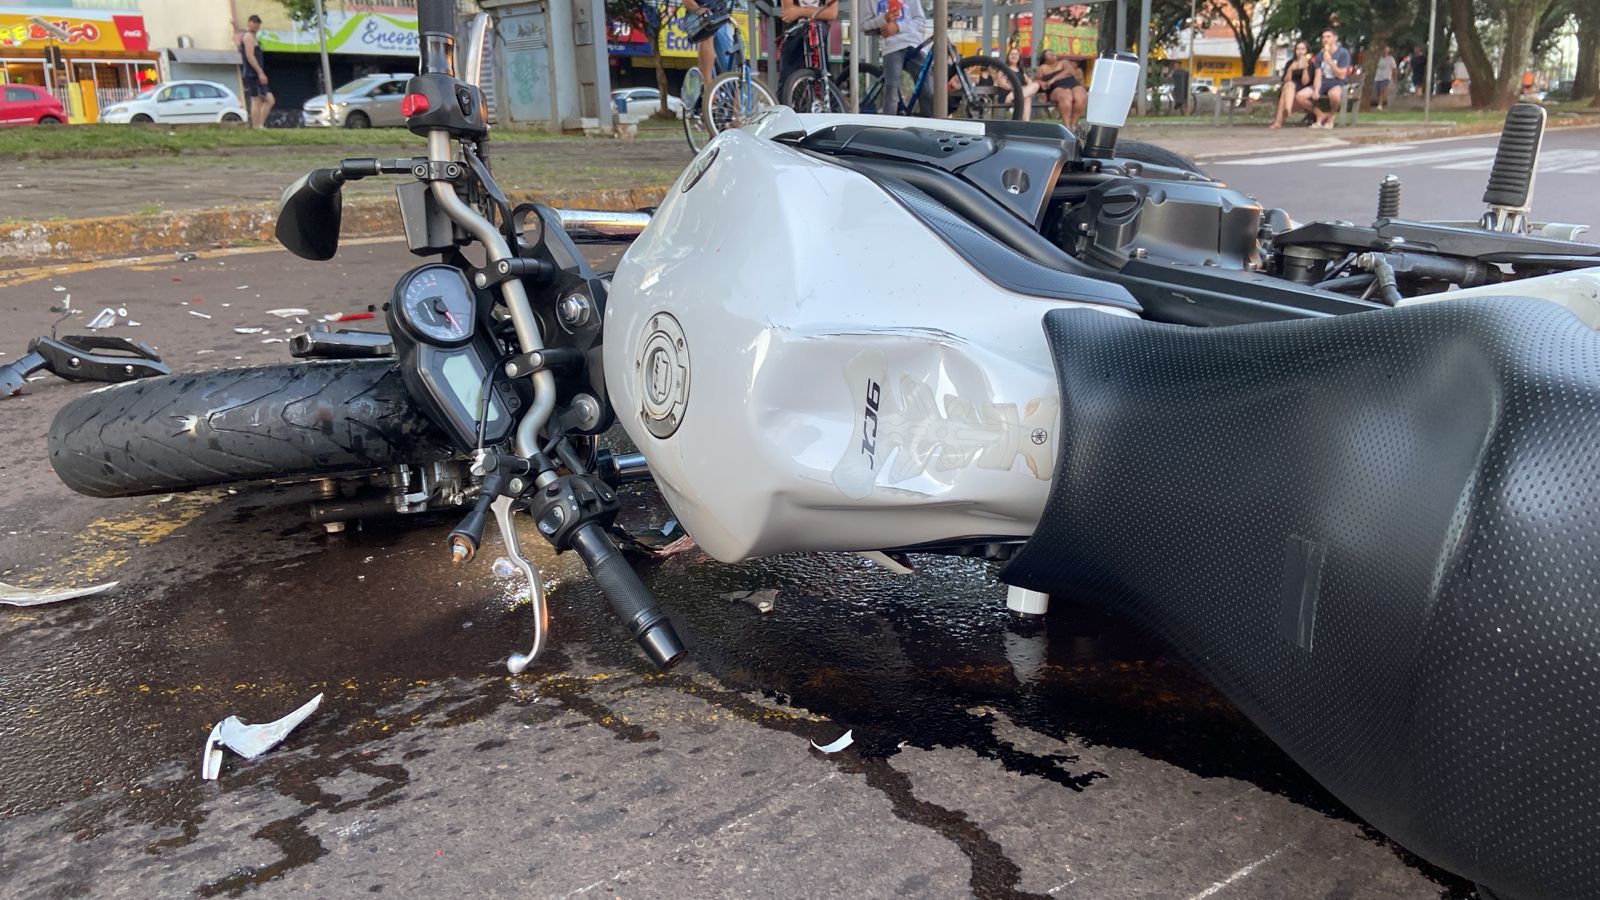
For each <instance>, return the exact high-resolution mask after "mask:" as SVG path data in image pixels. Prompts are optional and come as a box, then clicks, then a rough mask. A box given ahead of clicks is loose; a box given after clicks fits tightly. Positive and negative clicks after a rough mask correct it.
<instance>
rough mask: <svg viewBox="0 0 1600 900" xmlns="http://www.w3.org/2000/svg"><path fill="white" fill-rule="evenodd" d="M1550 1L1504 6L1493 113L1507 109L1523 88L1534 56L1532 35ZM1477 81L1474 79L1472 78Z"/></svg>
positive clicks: (1541, 0) (1532, 0)
mask: <svg viewBox="0 0 1600 900" xmlns="http://www.w3.org/2000/svg"><path fill="white" fill-rule="evenodd" d="M1548 3H1549V0H1528V2H1520V3H1507V4H1506V7H1507V8H1506V11H1505V15H1506V46H1505V51H1504V54H1503V55H1502V56H1501V57H1500V74H1499V77H1498V78H1496V79H1495V84H1494V95H1493V97H1492V103H1493V106H1494V108H1495V109H1507V108H1509V107H1510V106H1511V104H1513V103H1515V102H1517V97H1518V95H1519V93H1520V91H1521V88H1522V73H1523V70H1525V69H1527V68H1528V56H1529V55H1530V54H1531V53H1532V52H1533V32H1534V29H1535V28H1536V27H1537V26H1538V23H1539V15H1540V14H1541V13H1542V12H1543V11H1544V7H1545V6H1546V5H1548ZM1473 80H1474V81H1476V80H1477V78H1476V76H1474V78H1473ZM1472 93H1473V101H1474V102H1473V104H1472V105H1473V106H1477V105H1478V104H1477V102H1476V101H1477V93H1478V92H1477V91H1476V90H1474V91H1473V92H1472Z"/></svg>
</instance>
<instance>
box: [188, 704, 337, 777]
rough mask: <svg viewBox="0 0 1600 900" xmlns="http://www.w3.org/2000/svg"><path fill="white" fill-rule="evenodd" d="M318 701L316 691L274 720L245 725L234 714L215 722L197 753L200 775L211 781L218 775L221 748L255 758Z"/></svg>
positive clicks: (315, 705) (305, 715)
mask: <svg viewBox="0 0 1600 900" xmlns="http://www.w3.org/2000/svg"><path fill="white" fill-rule="evenodd" d="M321 704H322V695H321V694H318V695H316V696H315V697H312V698H311V699H310V700H309V701H307V703H306V704H305V705H304V706H302V707H300V708H299V709H297V710H295V711H294V712H292V713H289V714H288V715H287V716H284V717H283V718H281V719H278V720H277V721H275V722H264V723H262V724H260V725H248V724H246V723H244V722H241V721H239V717H238V716H229V717H227V718H226V719H223V720H222V721H221V722H218V723H217V724H216V725H215V726H214V727H212V729H211V734H210V735H208V736H207V737H206V748H205V751H204V752H202V753H201V755H200V777H201V778H204V779H205V780H207V781H215V780H216V779H217V776H218V775H220V774H222V748H223V747H227V748H228V749H230V750H232V751H233V752H235V753H237V754H239V755H240V756H243V757H244V758H245V759H255V758H256V757H258V756H260V755H261V754H263V753H265V752H267V751H268V750H271V749H272V748H273V747H276V746H277V745H278V744H279V743H281V742H282V741H283V739H284V738H286V737H288V736H289V732H291V731H293V730H295V728H297V727H299V725H300V723H301V722H304V721H305V720H306V719H308V718H310V717H311V714H312V713H314V712H316V711H317V707H318V706H320V705H321Z"/></svg>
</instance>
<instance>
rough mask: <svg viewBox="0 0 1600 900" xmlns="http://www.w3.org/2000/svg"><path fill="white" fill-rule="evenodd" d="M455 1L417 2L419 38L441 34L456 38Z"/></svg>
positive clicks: (423, 0)
mask: <svg viewBox="0 0 1600 900" xmlns="http://www.w3.org/2000/svg"><path fill="white" fill-rule="evenodd" d="M455 19H456V4H455V0H417V33H418V35H419V36H426V35H429V34H440V35H448V36H454V35H455V31H456V27H455V26H456V22H455Z"/></svg>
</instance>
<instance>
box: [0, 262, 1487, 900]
mask: <svg viewBox="0 0 1600 900" xmlns="http://www.w3.org/2000/svg"><path fill="white" fill-rule="evenodd" d="M414 263H415V260H414V259H413V258H411V257H410V256H408V255H407V254H406V253H404V252H403V250H402V249H401V248H399V247H398V246H397V245H396V244H393V243H365V244H358V245H354V246H347V247H346V248H345V249H343V250H342V251H341V252H340V255H339V257H338V258H337V259H336V260H335V261H334V262H332V263H328V264H322V265H318V264H311V263H304V262H301V261H298V260H296V259H294V258H292V257H290V256H289V255H288V254H286V253H283V252H245V253H233V254H215V255H212V254H208V255H205V256H203V257H202V258H201V259H198V260H195V261H192V262H187V263H179V262H176V261H174V260H172V259H171V258H170V257H168V258H165V259H162V260H153V261H145V262H141V263H136V264H123V265H112V266H102V267H90V268H78V269H74V270H71V271H67V272H62V273H54V274H48V275H47V276H43V277H40V276H39V275H37V274H35V275H33V276H29V275H16V274H12V275H10V276H0V310H4V312H5V316H6V321H7V336H6V337H5V338H3V339H0V350H4V351H5V352H6V353H8V354H12V355H14V354H16V353H18V352H19V351H21V349H22V347H23V344H24V342H25V340H26V338H27V337H28V336H29V335H33V334H38V333H42V332H45V331H47V330H48V329H49V327H50V322H51V320H52V319H53V318H54V316H53V315H52V314H51V313H50V312H49V311H48V307H49V306H51V305H52V304H58V303H61V302H63V301H64V300H65V298H66V297H67V296H68V295H69V294H70V296H71V304H72V306H74V307H77V308H80V309H82V310H83V311H84V312H83V314H81V315H79V316H78V317H76V319H75V320H74V321H73V322H69V323H66V325H65V326H64V330H65V331H66V332H68V333H70V332H73V331H79V330H81V322H82V321H84V320H85V319H86V318H87V317H88V316H90V315H92V314H93V313H94V312H97V311H98V310H99V309H100V308H102V307H103V306H121V307H124V308H126V309H127V311H128V315H129V316H130V317H132V318H133V319H135V320H136V321H138V322H140V325H138V326H137V327H127V326H125V325H123V326H118V327H117V328H114V329H112V333H119V334H124V335H128V336H133V337H138V338H142V339H145V340H148V341H151V342H154V343H155V344H157V345H158V346H159V348H160V350H161V351H162V352H163V353H164V354H165V355H166V358H167V359H168V360H169V361H170V362H172V363H173V365H174V366H175V367H176V368H178V369H180V370H195V369H199V368H206V367H213V366H225V365H239V364H267V363H273V362H278V361H281V360H283V359H285V358H286V353H285V350H284V347H285V345H284V344H282V343H277V342H275V341H276V339H279V338H281V337H284V336H286V335H285V330H286V328H289V327H292V325H293V323H292V322H286V321H285V320H282V319H277V318H275V317H273V316H269V315H266V314H265V310H268V309H271V308H274V307H284V306H303V307H307V308H309V309H310V310H311V311H312V313H313V314H319V315H320V314H323V313H328V312H335V311H348V310H354V309H361V308H364V307H365V306H366V305H367V304H373V303H381V302H383V301H384V300H385V299H386V298H387V296H388V294H389V292H390V289H391V286H392V285H393V283H394V282H395V280H396V279H397V278H398V276H399V275H400V274H401V273H402V272H403V271H404V270H405V269H406V268H408V267H409V266H411V265H413V264H414ZM56 288H60V290H56ZM195 313H200V314H202V315H204V316H207V317H208V318H202V317H201V315H195ZM236 327H244V328H255V327H262V328H266V329H268V331H266V332H263V333H253V334H239V333H236V332H235V331H234V328H236ZM269 340H271V341H274V342H273V343H264V342H265V341H269ZM3 358H5V357H0V359H3ZM86 389H87V388H85V387H83V386H79V385H72V384H68V383H66V382H62V381H59V380H55V379H45V380H41V381H38V382H35V383H33V384H31V385H29V386H28V390H27V393H26V395H24V396H23V397H20V398H15V399H9V400H3V401H0V522H4V523H5V527H3V528H0V579H3V580H6V581H10V582H14V583H21V584H28V585H38V584H47V583H52V582H66V583H85V582H95V581H99V580H104V579H117V580H119V581H121V587H119V588H118V589H117V590H116V591H114V592H112V593H109V594H106V595H103V596H99V597H94V598H89V599H84V600H78V601H73V602H69V603H62V604H59V605H56V606H47V607H39V608H34V609H12V608H9V607H0V684H4V685H5V690H4V691H0V786H3V787H0V848H3V850H0V895H6V896H19V897H20V896H26V897H45V896H100V897H133V898H143V897H154V896H164V897H177V896H189V895H195V894H198V895H200V896H205V897H212V896H230V897H237V896H247V897H253V898H254V897H260V898H270V897H280V896H289V895H291V894H303V895H307V896H318V897H354V896H371V895H373V894H382V895H386V896H406V897H415V896H475V897H476V896H491V897H496V896H504V897H527V896H538V897H600V896H628V897H684V896H706V897H722V896H738V897H748V896H774V897H775V896H784V897H794V896H889V895H906V896H933V897H951V896H961V895H968V894H970V895H976V896H983V897H1004V896H1034V897H1043V896H1054V897H1083V898H1124V897H1126V898H1132V897H1177V898H1182V897H1216V898H1222V900H1226V898H1229V897H1272V898H1276V897H1341V898H1437V897H1440V896H1457V897H1464V896H1468V895H1469V894H1470V890H1469V889H1468V888H1467V887H1465V886H1464V885H1463V884H1461V883H1460V882H1458V881H1456V880H1454V879H1452V878H1450V877H1449V876H1447V875H1444V874H1443V873H1440V872H1438V871H1437V870H1434V869H1432V868H1430V867H1428V866H1426V865H1423V864H1420V863H1419V862H1418V861H1417V860H1415V859H1414V858H1413V857H1411V856H1410V855H1409V854H1407V853H1405V852H1404V851H1403V850H1400V849H1399V848H1397V847H1395V846H1394V845H1392V844H1390V843H1388V842H1386V841H1385V840H1383V839H1382V838H1381V837H1379V836H1377V835H1376V834H1375V833H1374V832H1373V831H1372V830H1371V829H1370V828H1368V827H1366V826H1364V825H1363V824H1362V823H1361V822H1360V821H1359V820H1357V819H1356V818H1355V817H1353V816H1352V815H1351V814H1350V813H1349V812H1348V811H1347V810H1345V809H1344V808H1343V807H1342V806H1341V805H1340V804H1339V803H1338V802H1337V801H1335V800H1334V799H1332V798H1331V797H1330V796H1329V795H1328V794H1327V793H1326V792H1324V791H1323V790H1321V789H1320V788H1319V787H1318V786H1317V785H1316V784H1315V783H1314V782H1312V781H1311V779H1310V778H1309V777H1308V776H1306V775H1305V774H1304V773H1303V772H1302V771H1301V770H1300V769H1298V768H1297V767H1296V766H1295V765H1294V764H1293V763H1292V762H1290V761H1289V760H1288V759H1287V758H1286V757H1285V756H1284V755H1283V754H1282V753H1280V752H1279V751H1278V750H1277V749H1276V748H1275V747H1274V746H1273V744H1272V743H1271V742H1270V741H1268V740H1267V739H1266V738H1265V737H1264V736H1263V735H1262V734H1261V733H1260V732H1259V731H1257V730H1256V729H1255V728H1253V727H1252V726H1251V725H1250V724H1249V723H1248V722H1247V721H1245V719H1244V718H1243V717H1242V716H1241V715H1240V714H1239V713H1238V712H1237V711H1236V710H1234V709H1233V708H1232V707H1231V706H1230V705H1229V704H1228V703H1226V702H1225V701H1224V700H1222V699H1221V698H1220V697H1219V696H1218V695H1217V694H1215V693H1214V692H1212V691H1211V690H1209V689H1208V688H1207V687H1205V686H1204V685H1203V684H1201V683H1200V682H1198V681H1197V679H1196V678H1195V677H1194V676H1193V675H1192V674H1191V673H1190V672H1189V671H1188V670H1187V669H1185V668H1184V667H1183V666H1182V665H1181V664H1179V663H1178V662H1177V661H1175V660H1174V659H1172V658H1171V657H1169V656H1168V655H1167V654H1166V653H1165V652H1164V651H1163V650H1162V649H1161V648H1160V647H1156V646H1152V645H1150V644H1148V643H1146V642H1144V641H1142V640H1140V639H1138V638H1137V637H1136V636H1134V635H1132V634H1130V633H1128V632H1127V631H1126V630H1124V629H1122V628H1120V627H1118V626H1116V625H1115V624H1113V623H1109V622H1106V621H1104V620H1103V619H1101V618H1100V617H1098V616H1094V615H1092V614H1090V613H1088V612H1086V611H1084V610H1082V609H1076V608H1074V607H1072V606H1071V605H1070V604H1068V603H1065V602H1063V601H1060V600H1058V601H1057V602H1056V608H1055V609H1054V610H1053V611H1052V612H1051V614H1050V615H1049V616H1048V617H1047V619H1046V622H1045V624H1044V625H1043V626H1042V627H1037V628H1033V629H1025V628H1019V627H1016V626H1014V625H1013V624H1012V623H1011V621H1010V620H1009V618H1008V617H1007V614H1006V613H1005V612H1004V611H1003V608H1002V598H1003V593H1002V590H1001V587H1000V585H999V584H998V583H997V582H996V581H995V580H994V578H993V573H992V571H991V570H990V569H989V567H987V566H986V565H984V564H982V563H977V562H972V561H952V560H940V559H925V560H921V561H920V570H919V572H918V573H917V574H915V575H913V576H909V577H895V576H890V575H888V574H885V573H883V572H880V571H878V570H875V569H874V568H873V567H872V566H871V565H870V564H868V563H866V562H865V561H863V560H860V559H859V558H856V557H853V556H845V555H821V556H794V557H787V558H782V559H778V560H773V561H767V562H762V563H755V564H748V565H740V566H727V565H720V564H716V563H713V562H711V561H709V560H707V559H706V558H705V557H704V556H702V555H700V554H698V553H694V552H691V553H685V554H682V555H679V556H677V557H673V558H671V559H669V560H666V561H665V562H663V563H660V564H657V565H652V566H648V567H646V568H645V570H644V577H645V580H646V581H647V582H648V583H649V584H651V585H652V586H653V588H654V589H655V590H656V591H657V592H658V593H659V594H660V596H661V597H662V598H663V600H664V603H665V606H666V608H667V610H668V612H669V614H670V615H671V616H672V617H673V618H674V619H675V620H676V621H677V622H678V624H679V628H680V631H681V633H682V635H683V637H684V639H685V641H686V643H687V644H688V646H689V648H690V650H691V654H692V656H691V659H690V660H689V661H688V662H686V663H684V664H683V665H682V666H681V667H679V668H678V669H676V670H675V671H674V672H673V673H671V674H668V675H665V676H663V675H660V674H657V673H655V672H653V671H651V670H650V668H649V667H648V665H647V664H646V663H645V662H644V661H643V660H642V658H641V657H640V656H639V654H638V652H637V650H636V649H635V647H634V645H633V643H632V641H631V640H630V639H629V638H628V636H627V635H626V633H625V632H624V630H623V629H622V627H621V626H620V625H619V623H618V622H617V621H616V619H615V618H614V616H613V615H612V613H611V612H610V610H609V608H608V607H607V606H606V604H605V603H604V601H603V600H602V599H601V598H600V597H599V596H598V594H597V593H596V591H595V589H594V587H593V586H592V584H591V583H590V581H589V580H588V579H587V578H585V577H583V574H582V573H581V571H579V570H577V569H576V568H575V565H576V563H575V561H574V560H573V559H571V558H570V555H569V557H564V558H560V559H557V558H554V557H553V556H552V555H551V554H550V553H549V552H547V551H544V550H543V549H541V548H542V547H543V544H542V542H540V541H539V540H538V539H537V538H536V537H533V536H532V535H531V534H530V536H529V545H530V546H532V547H533V548H534V549H535V550H536V551H537V552H536V553H535V556H536V557H537V559H538V561H539V562H540V564H541V565H542V566H544V568H545V572H546V573H547V576H548V577H549V578H550V580H551V583H552V584H553V585H554V594H553V618H554V634H553V642H552V646H551V649H550V651H549V655H548V656H547V657H545V658H544V659H543V660H542V661H541V662H540V663H539V664H537V665H536V666H535V667H534V668H533V669H532V670H531V671H529V672H528V673H527V674H525V675H523V676H520V677H510V676H508V675H507V674H506V673H505V669H504V660H505V658H506V655H507V654H508V653H509V652H511V651H512V650H514V649H520V648H523V647H524V645H525V643H526V640H527V637H528V611H527V609H526V607H525V606H519V605H518V604H517V603H516V602H515V600H514V598H515V597H516V596H517V594H518V593H519V587H518V586H517V585H516V584H515V583H514V582H508V581H505V580H502V579H500V578H498V577H496V576H495V575H494V574H493V573H492V571H491V566H490V562H489V561H490V560H492V559H493V557H495V556H497V555H498V551H497V550H496V549H495V548H494V546H493V545H492V544H491V545H489V546H486V548H485V553H484V554H482V556H481V557H480V560H479V562H478V563H476V564H475V565H473V566H471V567H468V568H464V569H456V568H452V567H451V566H450V565H449V564H448V562H447V554H446V550H445V545H444V536H445V533H446V532H447V531H448V529H449V528H450V527H451V525H452V524H453V521H454V517H453V516H447V517H445V518H443V519H434V520H430V521H416V520H412V521H406V522H399V523H395V522H387V523H384V522H376V523H370V524H368V525H367V526H366V527H365V528H363V529H359V530H357V529H351V530H349V531H347V532H345V533H344V534H340V535H328V534H325V533H324V532H323V531H322V530H321V529H319V528H314V527H312V526H311V525H310V524H309V523H308V522H307V520H306V517H305V510H304V507H303V506H302V505H299V504H294V505H289V506H275V505H273V497H272V496H270V495H269V496H260V495H248V494H247V495H229V494H228V493H226V492H221V491H213V492H207V493H204V494H199V495H185V496H177V497H161V496H157V497H146V498H138V499H127V500H93V499H89V498H85V497H79V496H76V495H73V494H71V493H69V492H68V491H66V490H65V489H64V488H63V487H62V486H61V485H60V484H59V482H57V481H56V480H55V478H54V477H53V475H52V473H51V471H50V468H49V466H48V464H47V462H46V461H45V458H44V451H43V442H44V433H45V431H46V429H47V428H48V425H49V422H50V420H51V417H52V416H53V414H54V413H55V411H56V410H57V409H59V408H60V406H61V405H62V404H63V403H64V402H66V401H67V400H68V399H69V398H71V397H74V396H77V395H79V394H81V393H82V392H83V391H85V390H86ZM634 502H635V504H636V506H637V509H636V513H637V514H639V515H642V516H644V517H645V518H651V517H654V519H655V520H659V519H660V518H663V517H664V516H665V514H666V513H665V511H664V510H662V509H661V508H660V506H659V504H657V503H656V502H655V500H654V498H653V495H651V494H649V493H648V492H644V493H640V494H638V495H636V496H635V498H634ZM753 590H772V591H775V595H774V596H775V598H776V608H775V609H774V610H773V611H772V612H771V613H770V614H766V615H763V614H762V613H760V612H758V611H757V610H756V609H755V608H754V607H752V606H751V605H750V604H749V603H747V602H741V601H738V600H737V599H734V598H736V597H737V596H739V595H741V594H743V593H746V592H749V591H753ZM319 692H320V693H323V694H324V695H325V700H324V702H323V705H322V708H321V709H320V710H319V711H318V712H317V713H316V714H315V715H314V716H313V717H312V718H311V719H310V720H309V721H308V722H306V723H305V724H304V725H303V726H301V727H300V729H298V730H297V731H295V732H294V733H293V734H292V735H290V737H289V739H288V740H287V741H286V742H285V744H284V745H283V746H281V747H280V748H278V749H276V750H273V751H271V752H270V753H268V754H267V755H265V756H264V757H262V758H261V759H259V760H256V761H254V762H248V761H244V760H242V759H240V758H238V757H235V756H229V757H228V759H227V762H226V764H225V765H224V767H223V773H222V777H221V779H220V780H219V781H217V782H202V781H201V780H200V778H199V763H200V755H201V745H202V743H203V741H204V738H205V736H206V734H207V732H208V730H209V729H210V727H211V725H212V724H213V723H214V722H216V721H218V720H219V719H221V718H223V717H225V716H228V715H238V716H240V717H241V718H242V719H244V720H245V721H247V722H260V721H266V720H269V719H273V718H276V717H278V716H281V715H283V714H284V713H286V712H288V711H289V710H290V709H293V708H294V707H296V706H298V705H299V704H301V703H302V702H304V701H305V700H307V699H308V698H310V697H311V696H312V695H314V694H317V693H319ZM846 731H851V732H853V734H854V738H855V744H854V746H852V747H851V748H849V749H847V750H845V751H843V752H841V753H838V754H835V755H832V756H825V755H823V754H821V753H818V752H817V751H816V750H813V749H812V746H811V743H812V741H816V742H818V743H827V742H829V741H832V740H834V739H835V738H837V737H839V736H840V735H841V734H843V733H845V732H846Z"/></svg>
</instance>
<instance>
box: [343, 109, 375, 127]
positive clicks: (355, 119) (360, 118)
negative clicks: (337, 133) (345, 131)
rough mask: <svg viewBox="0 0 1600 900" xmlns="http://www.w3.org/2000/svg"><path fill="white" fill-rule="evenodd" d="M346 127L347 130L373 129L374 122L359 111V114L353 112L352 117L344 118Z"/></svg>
mask: <svg viewBox="0 0 1600 900" xmlns="http://www.w3.org/2000/svg"><path fill="white" fill-rule="evenodd" d="M344 127H346V128H371V127H372V120H371V119H369V118H367V114H366V113H364V112H359V111H357V112H353V113H351V114H350V115H348V116H345V117H344Z"/></svg>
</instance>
